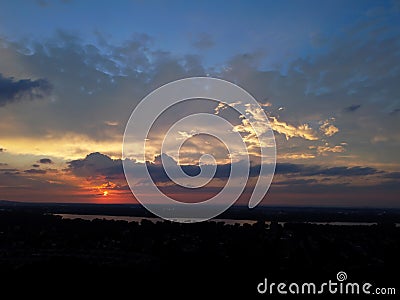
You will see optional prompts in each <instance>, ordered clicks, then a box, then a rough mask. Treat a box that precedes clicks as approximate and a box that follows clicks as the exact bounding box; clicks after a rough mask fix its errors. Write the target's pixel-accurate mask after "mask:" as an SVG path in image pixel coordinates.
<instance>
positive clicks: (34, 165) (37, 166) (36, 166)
mask: <svg viewBox="0 0 400 300" xmlns="http://www.w3.org/2000/svg"><path fill="white" fill-rule="evenodd" d="M32 167H34V168H39V167H40V165H38V164H33V165H32Z"/></svg>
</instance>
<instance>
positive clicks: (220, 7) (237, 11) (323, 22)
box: [0, 0, 400, 68]
mask: <svg viewBox="0 0 400 300" xmlns="http://www.w3.org/2000/svg"><path fill="white" fill-rule="evenodd" d="M394 5H395V3H394V2H392V1H366V0H365V1H250V2H246V1H230V2H229V3H227V2H226V1H114V2H113V3H112V4H111V3H110V2H107V1H46V0H43V1H6V2H3V3H2V4H1V10H0V18H1V23H0V33H1V34H2V35H4V36H6V37H8V38H11V39H21V38H25V39H45V38H49V37H51V36H52V35H53V34H54V32H55V31H56V30H65V31H67V32H71V33H75V34H77V35H79V36H80V37H81V38H82V39H83V40H85V41H88V42H91V43H96V40H97V37H98V34H101V35H102V36H103V37H104V38H105V39H107V40H108V41H110V42H113V43H121V42H123V41H125V40H127V39H129V38H131V37H132V35H137V34H146V35H148V36H149V38H151V40H152V45H153V46H154V47H155V48H158V49H161V50H165V51H171V52H172V53H176V54H180V55H182V54H187V53H194V54H196V53H201V55H202V57H203V59H204V61H205V63H207V64H208V65H210V66H212V65H216V64H222V63H224V61H225V60H226V59H227V58H229V57H232V56H234V55H235V54H240V53H250V52H254V51H260V52H264V53H265V54H266V57H265V59H264V66H265V67H266V68H273V67H275V66H276V65H279V66H281V65H284V64H286V63H287V62H288V61H292V60H294V59H296V58H297V57H298V56H302V57H307V56H313V55H316V54H318V52H319V51H321V49H316V47H315V43H314V41H313V40H314V39H316V38H318V37H319V38H320V39H325V40H328V39H329V38H332V37H334V36H338V37H340V35H343V34H345V32H346V30H348V29H349V27H350V26H351V25H355V24H358V23H360V22H363V21H366V20H368V19H369V18H370V16H371V15H374V14H379V13H383V11H385V10H393V9H394V8H393V7H394ZM397 17H398V14H392V15H390V14H387V15H386V16H385V20H384V22H385V23H386V24H387V25H389V26H400V21H399V18H397ZM201 41H203V42H204V43H205V45H203V46H201V45H197V46H196V42H200V44H201ZM207 41H208V42H209V43H207ZM199 47H200V49H199Z"/></svg>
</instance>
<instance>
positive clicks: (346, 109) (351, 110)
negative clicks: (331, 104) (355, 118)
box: [344, 104, 361, 112]
mask: <svg viewBox="0 0 400 300" xmlns="http://www.w3.org/2000/svg"><path fill="white" fill-rule="evenodd" d="M360 107H361V104H353V105H350V106H348V107H346V108H345V109H344V110H345V111H347V112H355V111H356V110H358V109H359V108H360Z"/></svg>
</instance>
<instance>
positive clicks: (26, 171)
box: [24, 169, 47, 174]
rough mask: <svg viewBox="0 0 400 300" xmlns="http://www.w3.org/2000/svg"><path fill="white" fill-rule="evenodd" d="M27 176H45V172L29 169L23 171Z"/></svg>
mask: <svg viewBox="0 0 400 300" xmlns="http://www.w3.org/2000/svg"><path fill="white" fill-rule="evenodd" d="M24 172H25V173H27V174H46V173H47V172H46V170H38V169H29V170H25V171H24Z"/></svg>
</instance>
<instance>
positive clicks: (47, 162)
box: [38, 158, 53, 164]
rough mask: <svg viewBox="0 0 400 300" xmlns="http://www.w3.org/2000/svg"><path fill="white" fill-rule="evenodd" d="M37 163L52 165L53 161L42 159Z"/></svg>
mask: <svg viewBox="0 0 400 300" xmlns="http://www.w3.org/2000/svg"><path fill="white" fill-rule="evenodd" d="M38 163H41V164H52V163H53V161H52V160H51V159H50V158H42V159H39V160H38Z"/></svg>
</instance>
